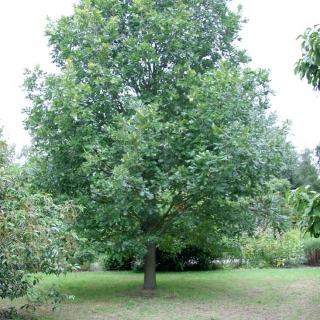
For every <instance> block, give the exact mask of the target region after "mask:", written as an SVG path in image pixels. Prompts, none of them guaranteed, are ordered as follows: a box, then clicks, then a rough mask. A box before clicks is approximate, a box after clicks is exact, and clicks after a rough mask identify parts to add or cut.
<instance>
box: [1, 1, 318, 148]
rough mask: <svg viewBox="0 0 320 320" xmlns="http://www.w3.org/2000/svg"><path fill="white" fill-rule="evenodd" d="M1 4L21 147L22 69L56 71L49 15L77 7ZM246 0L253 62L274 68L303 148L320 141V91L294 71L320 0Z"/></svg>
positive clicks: (13, 121)
mask: <svg viewBox="0 0 320 320" xmlns="http://www.w3.org/2000/svg"><path fill="white" fill-rule="evenodd" d="M1 2H2V3H1V4H0V39H1V50H0V70H1V77H0V93H1V103H0V125H2V126H3V127H4V133H5V137H6V138H7V139H8V140H9V142H10V143H15V144H16V145H17V147H18V149H20V148H21V146H22V145H24V144H27V143H28V142H29V137H28V134H27V133H26V132H25V131H24V130H23V126H22V119H23V118H24V116H23V115H22V114H21V111H22V109H23V108H24V107H25V106H26V101H25V100H24V96H25V93H24V92H22V90H21V89H20V87H19V86H21V84H22V82H23V79H24V77H23V70H24V69H25V68H33V67H34V66H35V65H36V64H40V65H41V67H42V68H43V69H44V70H46V71H53V70H54V69H53V66H52V65H51V64H50V61H51V60H50V56H49V49H48V48H47V41H46V38H45V37H44V28H45V25H46V16H50V17H51V18H53V19H57V18H59V17H60V16H61V15H62V14H64V15H68V14H71V13H72V3H73V2H74V0H28V1H26V0H10V1H4V0H2V1H1ZM238 3H241V4H242V5H243V7H244V9H243V15H244V16H245V17H246V18H248V19H249V20H250V21H249V23H248V24H247V25H246V26H245V27H244V30H243V31H242V33H241V36H242V38H243V43H242V45H241V46H243V47H244V48H245V49H247V50H248V53H249V55H250V56H251V57H252V59H253V62H252V67H254V68H260V67H261V68H266V69H270V70H271V80H272V83H271V86H272V88H273V89H274V90H275V91H276V96H275V97H273V98H272V100H271V102H272V105H273V109H274V110H276V111H277V113H278V115H279V117H280V119H282V120H285V119H291V120H292V121H293V126H292V133H293V135H292V137H291V139H292V141H293V143H294V144H295V145H296V146H297V147H298V149H299V150H301V149H302V148H304V147H309V148H314V147H315V146H316V145H317V144H318V142H319V141H320V99H319V93H316V92H314V91H313V90H312V88H311V86H309V85H307V83H306V82H304V81H300V79H299V77H298V76H295V75H294V74H293V68H294V63H295V62H296V61H297V60H298V58H299V57H300V54H301V53H300V42H299V41H296V37H297V36H298V35H299V34H301V33H303V32H304V31H305V29H306V28H307V27H311V26H313V25H314V24H317V23H320V15H319V13H320V1H319V0H304V1H302V0H295V1H290V2H289V1H288V0H234V1H233V5H234V6H236V5H237V4H238Z"/></svg>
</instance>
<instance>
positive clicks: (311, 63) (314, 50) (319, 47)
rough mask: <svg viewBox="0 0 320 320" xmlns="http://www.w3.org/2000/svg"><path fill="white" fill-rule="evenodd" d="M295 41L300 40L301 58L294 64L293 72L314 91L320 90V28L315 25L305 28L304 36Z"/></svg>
mask: <svg viewBox="0 0 320 320" xmlns="http://www.w3.org/2000/svg"><path fill="white" fill-rule="evenodd" d="M297 39H302V43H301V49H302V57H301V58H300V59H299V60H298V62H297V63H296V64H295V69H294V72H295V74H299V75H300V78H301V79H302V78H304V77H305V78H306V79H307V80H308V83H309V84H311V85H312V86H313V88H314V89H315V90H320V81H319V79H320V68H319V66H320V27H319V25H315V26H314V27H313V28H307V30H306V31H305V32H304V34H302V35H299V36H298V38H297Z"/></svg>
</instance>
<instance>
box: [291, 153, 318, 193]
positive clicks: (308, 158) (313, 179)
mask: <svg viewBox="0 0 320 320" xmlns="http://www.w3.org/2000/svg"><path fill="white" fill-rule="evenodd" d="M313 155H314V153H313V151H312V150H310V149H305V150H304V151H303V153H301V154H300V156H299V161H298V164H297V167H296V170H295V172H294V173H293V175H292V188H294V189H296V188H298V187H300V186H303V187H305V186H309V188H310V189H311V190H314V191H317V192H319V191H320V179H319V175H318V170H317V168H316V166H315V164H314V160H313Z"/></svg>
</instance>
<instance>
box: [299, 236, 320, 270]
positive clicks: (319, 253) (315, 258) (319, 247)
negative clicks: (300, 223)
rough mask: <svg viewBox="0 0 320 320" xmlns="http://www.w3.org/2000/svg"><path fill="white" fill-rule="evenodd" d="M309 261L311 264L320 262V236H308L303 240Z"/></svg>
mask: <svg viewBox="0 0 320 320" xmlns="http://www.w3.org/2000/svg"><path fill="white" fill-rule="evenodd" d="M303 246H304V252H305V256H306V259H307V263H308V264H309V265H311V266H314V265H319V264H320V238H311V237H309V238H306V239H304V240H303Z"/></svg>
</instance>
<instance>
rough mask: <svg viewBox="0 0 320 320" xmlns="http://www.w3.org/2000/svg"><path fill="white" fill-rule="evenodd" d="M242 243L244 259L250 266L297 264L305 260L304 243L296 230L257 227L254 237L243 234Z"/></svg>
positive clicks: (263, 266)
mask: <svg viewBox="0 0 320 320" xmlns="http://www.w3.org/2000/svg"><path fill="white" fill-rule="evenodd" d="M241 244H242V252H243V256H242V258H243V261H244V262H245V264H246V265H247V266H249V267H256V268H265V267H282V266H297V265H300V264H302V263H303V262H304V261H305V254H304V248H303V243H302V241H301V239H300V238H299V236H298V235H297V234H295V233H294V231H291V232H287V233H280V232H278V231H276V232H274V231H273V230H272V229H266V230H265V231H263V229H261V228H257V230H256V233H255V235H254V237H249V236H247V235H243V237H242V239H241Z"/></svg>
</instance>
